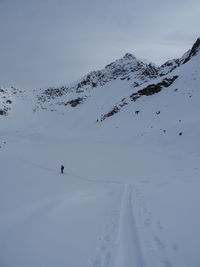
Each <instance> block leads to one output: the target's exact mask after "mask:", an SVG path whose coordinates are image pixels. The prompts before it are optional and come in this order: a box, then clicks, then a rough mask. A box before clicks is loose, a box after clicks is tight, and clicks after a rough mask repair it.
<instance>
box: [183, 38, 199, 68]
mask: <svg viewBox="0 0 200 267" xmlns="http://www.w3.org/2000/svg"><path fill="white" fill-rule="evenodd" d="M199 51H200V38H198V39H197V40H196V42H195V43H194V44H193V46H192V48H191V49H190V50H189V51H188V52H186V54H184V55H183V57H182V58H181V59H180V63H181V64H185V63H186V62H188V61H189V60H190V59H191V58H192V57H194V56H196V55H197V54H198V52H199Z"/></svg>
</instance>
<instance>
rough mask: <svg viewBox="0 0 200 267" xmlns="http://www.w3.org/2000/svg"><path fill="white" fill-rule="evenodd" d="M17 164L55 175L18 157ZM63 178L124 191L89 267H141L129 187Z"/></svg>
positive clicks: (78, 176) (76, 176)
mask: <svg viewBox="0 0 200 267" xmlns="http://www.w3.org/2000/svg"><path fill="white" fill-rule="evenodd" d="M20 160H23V161H24V162H26V163H28V164H31V165H34V166H36V167H38V168H42V169H44V170H46V171H55V170H52V169H50V168H46V167H44V166H42V165H40V164H38V163H35V162H32V161H29V160H27V159H22V158H21V157H20ZM64 175H67V176H72V177H74V178H77V179H81V180H84V181H87V182H93V183H109V184H119V185H121V186H122V187H123V193H122V194H121V197H120V199H119V200H118V201H117V203H116V205H115V206H116V207H115V208H114V209H113V210H112V212H111V218H110V221H109V222H108V224H107V226H106V229H105V232H104V235H103V236H102V237H100V238H99V240H98V245H97V247H96V250H95V256H94V257H93V259H91V260H89V265H90V267H122V266H126V267H143V266H144V261H143V258H142V253H141V249H140V242H139V238H138V233H137V228H136V224H135V221H134V215H133V207H132V203H131V201H132V200H131V198H132V186H131V185H128V184H124V183H121V182H116V181H111V180H100V181H98V180H95V178H89V177H84V176H80V175H76V174H74V173H71V172H69V171H67V172H65V173H64Z"/></svg>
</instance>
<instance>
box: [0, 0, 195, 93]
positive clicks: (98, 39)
mask: <svg viewBox="0 0 200 267" xmlns="http://www.w3.org/2000/svg"><path fill="white" fill-rule="evenodd" d="M199 25H200V1H199V0H190V1H189V0H167V1H165V0H0V85H2V86H9V85H13V86H16V87H21V88H44V87H47V86H50V85H52V86H55V85H63V84H66V85H67V84H68V83H70V82H72V81H74V80H76V79H79V78H81V77H82V76H83V75H85V74H86V73H88V72H89V71H91V70H96V69H101V68H103V67H104V66H105V65H107V64H108V63H110V62H112V61H113V60H115V59H117V58H120V57H122V56H123V55H124V54H125V53H126V52H130V53H132V54H134V55H135V56H137V57H139V58H145V59H147V60H149V61H152V62H154V63H156V64H161V63H163V62H164V61H166V60H168V59H171V58H174V57H180V56H181V55H182V54H183V53H184V52H185V51H186V50H188V49H189V48H190V47H191V45H192V44H193V43H194V42H195V40H196V38H197V37H199V36H200V33H199Z"/></svg>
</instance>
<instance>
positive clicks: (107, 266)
mask: <svg viewBox="0 0 200 267" xmlns="http://www.w3.org/2000/svg"><path fill="white" fill-rule="evenodd" d="M131 196H132V187H131V185H127V184H125V185H124V188H123V193H122V194H121V199H120V201H118V203H117V204H116V208H115V209H113V211H112V214H111V219H110V221H109V223H108V225H107V227H106V230H105V233H104V235H103V236H102V237H100V238H99V240H98V245H97V248H96V252H95V256H94V257H93V259H92V260H90V267H122V266H123V267H144V261H143V257H142V252H141V248H140V242H139V238H138V232H137V228H136V225H135V220H134V215H133V208H132V202H131V201H132V200H131Z"/></svg>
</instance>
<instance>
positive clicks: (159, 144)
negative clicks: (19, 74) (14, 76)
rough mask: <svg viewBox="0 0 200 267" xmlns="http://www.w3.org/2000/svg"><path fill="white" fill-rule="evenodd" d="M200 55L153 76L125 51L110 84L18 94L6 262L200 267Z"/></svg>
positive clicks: (4, 217)
mask: <svg viewBox="0 0 200 267" xmlns="http://www.w3.org/2000/svg"><path fill="white" fill-rule="evenodd" d="M195 47H196V48H195V49H196V50H194V49H191V50H190V51H188V52H187V53H186V54H185V55H184V56H183V57H182V59H180V60H176V64H177V65H176V64H175V63H174V62H173V63H172V64H171V63H170V64H166V65H165V66H164V67H162V66H161V68H162V72H161V68H157V67H155V68H157V69H156V72H155V73H154V75H153V76H152V77H148V78H147V77H146V75H145V76H143V75H142V76H140V74H139V72H140V70H136V71H135V69H134V71H133V72H132V71H131V72H130V73H129V71H130V69H131V70H132V66H133V65H134V66H135V65H137V63H136V62H135V60H136V59H135V57H134V56H130V55H129V54H128V55H126V57H125V59H122V60H118V61H116V62H115V63H114V65H112V64H111V67H113V66H114V68H115V67H116V66H115V65H117V69H120V73H118V74H116V75H117V76H115V77H114V78H113V72H111V69H110V68H111V67H109V71H108V73H112V75H111V74H109V75H111V76H109V75H108V76H106V81H105V80H104V82H105V83H103V84H102V85H101V84H99V85H96V87H94V86H93V85H94V84H93V85H92V87H91V85H88V84H83V88H80V87H79V88H78V89H80V90H82V92H80V91H79V90H78V92H77V83H75V84H74V85H73V86H72V87H73V88H69V87H63V88H62V89H61V90H58V89H55V90H54V89H52V90H50V91H47V94H46V93H44V94H43V93H42V94H40V93H41V92H40V91H34V92H27V94H26V96H24V98H14V100H15V105H13V106H12V108H11V110H10V111H9V112H8V116H1V117H0V124H1V130H0V146H1V148H0V162H1V175H0V218H1V219H0V266H2V267H4V266H6V267H7V266H9V267H23V266H24V267H25V266H26V267H27V266H28V267H29V266H30V267H31V266H48V267H51V266H52V267H53V266H59V267H62V266H73V267H83V266H88V267H89V266H90V267H129V266H131V267H132V266H137V267H143V266H145V267H155V266H156V267H171V266H174V267H188V266H192V267H199V266H200V257H199V253H198V251H199V247H200V231H199V225H200V215H199V212H198V210H199V209H198V203H199V201H200V194H199V186H200V179H199V177H200V167H199V159H200V152H199V151H200V147H199V144H200V143H199V135H200V126H199V125H200V123H199V122H200V121H199V120H200V119H199V102H200V91H199V90H200V87H199V84H200V68H199V65H200V53H199V50H198V40H197V42H196V46H195ZM191 51H192V53H191ZM195 51H196V52H195ZM188 58H189V59H188ZM186 59H188V60H186ZM130 62H131V63H130ZM118 64H122V65H124V64H125V67H122V66H120V67H119V66H118ZM127 64H128V65H127ZM130 65H131V67H130ZM147 65H148V64H147ZM175 65H176V67H175V68H174V66H175ZM170 66H171V67H170ZM146 67H147V68H148V67H149V65H148V66H146ZM146 67H145V68H146ZM107 68H108V67H107ZM164 68H166V69H165V70H164ZM122 69H123V70H124V69H125V71H126V72H127V73H126V74H125V75H129V78H130V79H121V78H122V76H121V75H122V73H121V70H122ZM104 71H105V70H104ZM104 71H102V72H104ZM112 71H113V69H112ZM138 71H139V72H138ZM142 71H143V73H144V70H142ZM122 72H123V71H122ZM123 75H124V74H123ZM175 76H176V77H177V78H176V79H174V80H173V81H172V83H170V84H167V85H168V86H165V85H166V83H163V80H164V79H168V81H169V80H170V79H171V78H172V77H175ZM86 77H87V76H86ZM108 77H109V78H108ZM123 77H124V76H123ZM141 77H142V78H141ZM144 79H147V80H146V81H144ZM83 80H85V78H84V79H83ZM83 80H80V81H79V82H78V83H79V84H80V83H81V81H83ZM86 80H87V79H86ZM89 80H90V79H89ZM165 81H166V80H165ZM92 82H94V80H92ZM98 82H99V80H98ZM100 82H102V80H100ZM136 83H137V84H136ZM161 83H162V84H161ZM149 86H150V87H149ZM74 88H75V89H74ZM144 89H145V90H144ZM158 89H159V90H158ZM140 90H142V91H140ZM149 90H150V91H149ZM149 92H152V93H149ZM49 93H50V96H49ZM36 94H37V95H36ZM133 94H134V95H133ZM47 96H48V97H47ZM136 96H137V98H135V97H136ZM138 96H139V97H138ZM38 97H39V98H38ZM78 97H80V98H81V97H85V99H83V100H80V103H78V104H77V105H75V104H74V103H76V102H74V103H73V102H72V103H71V104H70V103H68V102H69V101H71V100H73V99H77V98H78ZM133 98H134V99H133ZM123 99H124V100H123ZM77 102H79V101H77ZM81 102H82V103H81ZM60 103H61V104H60ZM62 103H64V104H62ZM66 103H68V104H67V105H65V104H66ZM123 103H126V104H124V105H122V104H123ZM74 105H75V106H74ZM120 105H121V106H120ZM41 107H42V108H41ZM113 107H119V110H117V112H116V113H113V114H112V115H111V116H107V117H105V119H104V120H102V121H101V118H102V115H105V114H108V112H109V111H111V110H112V109H113ZM33 111H34V112H33ZM97 120H98V121H97ZM61 164H63V165H64V166H65V173H64V175H62V174H61V173H60V165H61Z"/></svg>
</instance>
